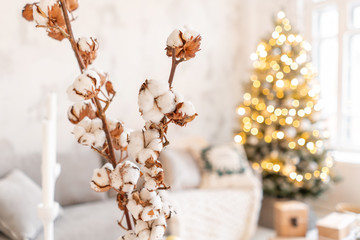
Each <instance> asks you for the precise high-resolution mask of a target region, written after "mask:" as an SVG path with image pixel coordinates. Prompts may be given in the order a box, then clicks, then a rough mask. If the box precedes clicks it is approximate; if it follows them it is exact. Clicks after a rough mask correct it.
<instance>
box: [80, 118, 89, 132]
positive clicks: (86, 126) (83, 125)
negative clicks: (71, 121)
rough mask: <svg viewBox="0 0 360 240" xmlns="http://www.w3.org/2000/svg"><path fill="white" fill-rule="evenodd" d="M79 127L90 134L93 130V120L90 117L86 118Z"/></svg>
mask: <svg viewBox="0 0 360 240" xmlns="http://www.w3.org/2000/svg"><path fill="white" fill-rule="evenodd" d="M77 126H79V127H83V128H84V129H85V130H86V131H87V132H90V130H91V119H90V118H88V117H84V118H83V119H82V120H81V121H80V122H79V123H78V124H77Z"/></svg>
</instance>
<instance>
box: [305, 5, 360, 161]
mask: <svg viewBox="0 0 360 240" xmlns="http://www.w3.org/2000/svg"><path fill="white" fill-rule="evenodd" d="M356 6H359V7H360V0H324V1H317V2H315V1H313V0H311V1H308V2H307V3H305V6H304V7H305V9H308V10H309V11H306V14H305V15H306V16H307V19H310V20H306V19H304V21H305V22H306V23H305V25H306V29H307V31H306V34H307V35H308V36H310V38H309V39H310V40H311V42H312V45H313V46H316V47H315V49H316V51H313V52H312V58H313V61H314V62H315V63H316V65H318V63H319V51H320V50H319V46H320V42H321V41H323V40H324V39H329V38H330V37H331V36H326V37H324V36H319V34H314V30H315V22H316V21H319V18H318V16H317V14H319V13H320V11H321V10H323V9H324V10H325V9H326V8H331V7H336V8H337V12H338V33H337V36H336V37H337V42H338V52H337V55H338V59H337V60H338V62H337V83H336V87H337V96H336V98H337V108H336V111H335V115H334V118H335V119H334V120H335V121H336V127H335V129H334V130H335V131H334V132H332V135H331V136H332V140H331V147H332V148H333V149H334V150H337V151H346V152H356V153H359V154H360V143H359V144H356V143H354V144H352V143H351V142H349V141H347V140H346V135H345V134H346V132H345V131H346V129H348V128H346V126H345V125H344V122H345V121H346V118H348V117H350V116H351V114H349V110H348V109H347V108H346V99H345V97H344V96H346V95H345V94H346V92H345V91H347V90H348V89H349V87H348V84H350V83H349V81H346V80H345V79H348V78H349V77H350V67H351V66H350V64H349V58H350V46H349V44H350V40H351V37H352V36H354V35H356V34H359V35H360V26H359V27H358V28H355V26H354V25H353V24H352V19H353V18H352V17H353V8H354V7H356ZM319 25H320V23H319V22H317V23H316V27H318V26H319ZM332 37H334V36H332ZM313 49H314V48H313ZM331 116H333V114H331ZM359 124H360V123H359ZM359 142H360V141H359Z"/></svg>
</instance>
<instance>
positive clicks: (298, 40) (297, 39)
mask: <svg viewBox="0 0 360 240" xmlns="http://www.w3.org/2000/svg"><path fill="white" fill-rule="evenodd" d="M302 40H303V37H302V36H300V35H297V36H296V38H295V41H296V42H298V43H299V42H301V41H302Z"/></svg>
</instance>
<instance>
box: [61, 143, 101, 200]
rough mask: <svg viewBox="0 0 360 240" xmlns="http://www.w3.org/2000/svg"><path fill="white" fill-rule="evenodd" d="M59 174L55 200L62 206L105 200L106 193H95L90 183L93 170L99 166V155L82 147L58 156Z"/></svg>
mask: <svg viewBox="0 0 360 240" xmlns="http://www.w3.org/2000/svg"><path fill="white" fill-rule="evenodd" d="M57 160H58V162H59V163H60V165H61V173H60V176H59V178H58V179H57V181H56V186H55V200H56V201H58V202H59V203H60V204H61V205H62V206H67V205H73V204H79V203H85V202H93V201H100V200H104V199H106V198H107V195H106V193H99V192H95V191H94V190H92V189H91V188H90V181H91V177H92V174H93V171H94V169H95V168H99V167H100V166H101V163H100V157H99V155H98V154H97V153H96V152H95V151H93V150H91V149H86V148H84V147H82V146H76V149H75V150H74V151H71V152H69V153H65V154H58V157H57Z"/></svg>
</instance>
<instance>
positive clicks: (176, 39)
mask: <svg viewBox="0 0 360 240" xmlns="http://www.w3.org/2000/svg"><path fill="white" fill-rule="evenodd" d="M166 45H167V46H169V47H173V48H174V47H181V46H183V41H182V39H181V38H180V30H179V29H175V30H174V31H172V33H171V34H170V35H169V37H168V39H167V41H166Z"/></svg>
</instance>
